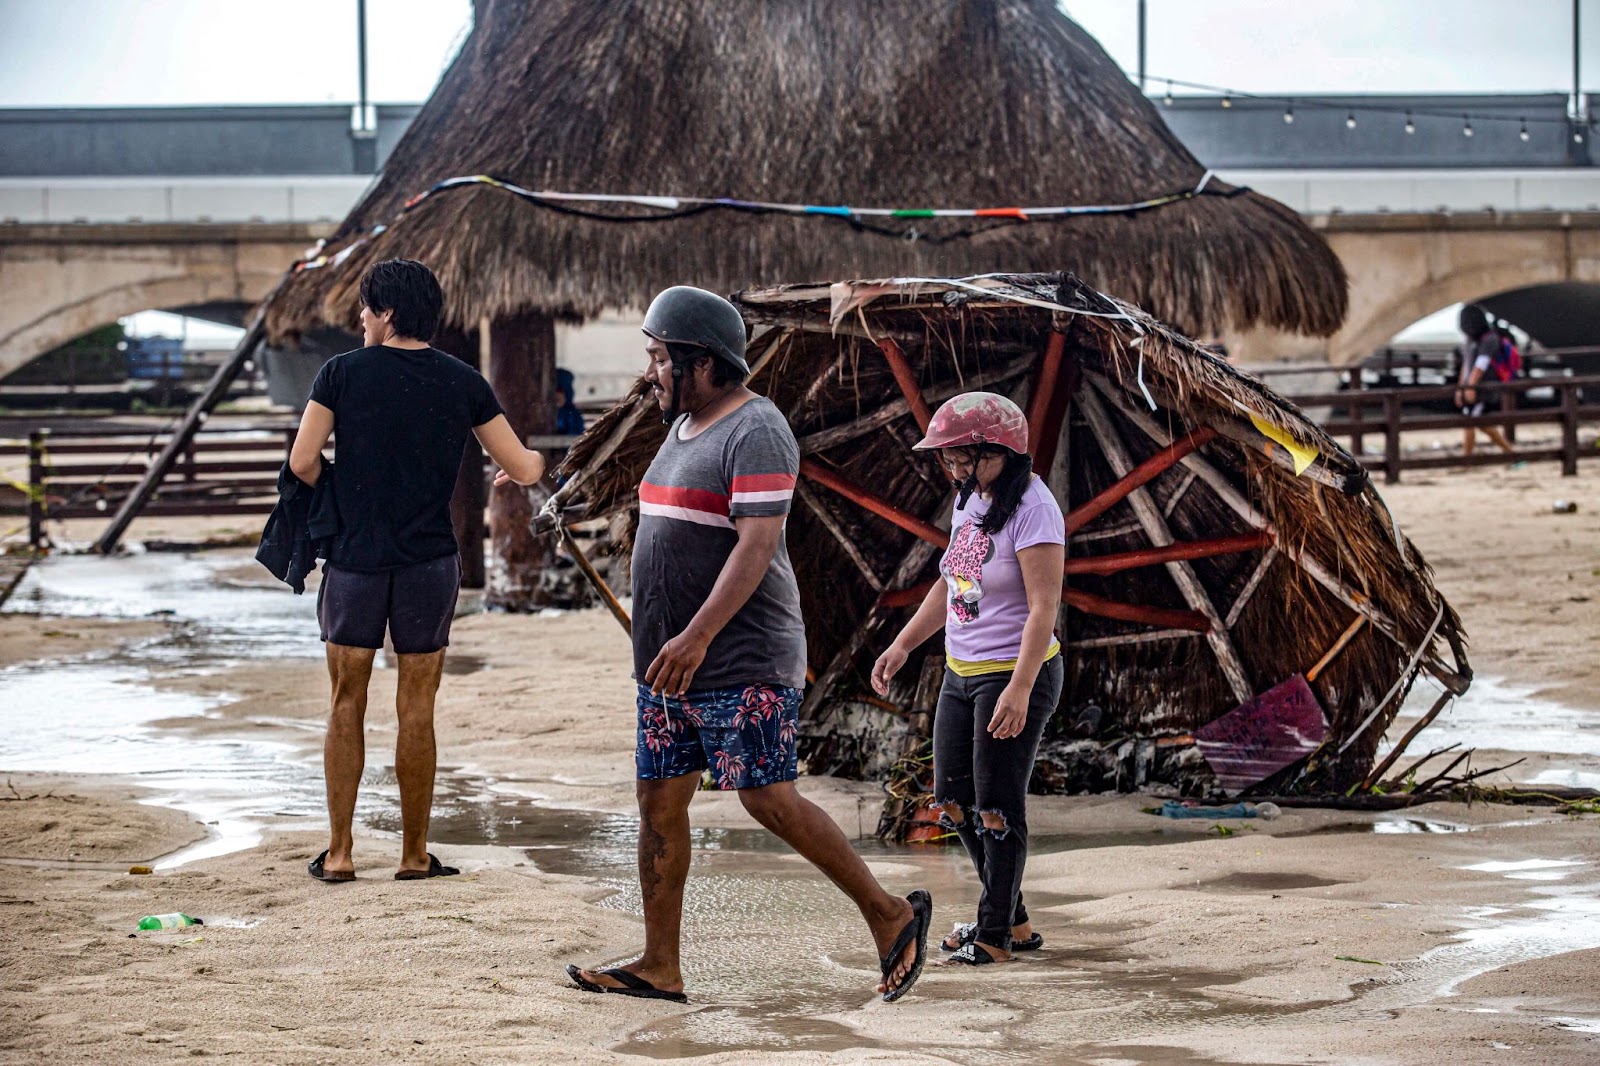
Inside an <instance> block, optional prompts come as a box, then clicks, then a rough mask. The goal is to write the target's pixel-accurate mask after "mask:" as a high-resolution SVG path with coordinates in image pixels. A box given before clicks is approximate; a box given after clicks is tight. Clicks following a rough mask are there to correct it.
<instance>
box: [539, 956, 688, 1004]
mask: <svg viewBox="0 0 1600 1066" xmlns="http://www.w3.org/2000/svg"><path fill="white" fill-rule="evenodd" d="M595 973H597V974H599V975H600V976H602V977H609V978H611V979H612V980H614V981H621V982H622V986H623V987H621V988H612V987H611V986H610V985H597V984H595V983H594V982H593V981H586V980H584V978H583V971H582V970H580V969H578V968H577V967H576V966H573V965H570V964H569V965H568V966H567V976H568V977H570V978H572V983H573V984H575V985H577V986H578V987H579V988H581V989H583V990H584V991H585V992H613V993H615V994H617V995H619V996H634V997H636V998H638V999H664V1000H666V1001H667V1002H669V1003H687V1002H689V997H688V996H686V995H684V994H683V993H682V992H663V991H662V990H661V989H659V988H657V987H656V986H655V985H653V984H651V983H650V982H649V981H646V980H645V979H644V978H643V977H640V976H639V975H638V974H636V973H629V972H628V971H627V970H624V969H621V968H620V967H616V966H613V967H611V968H610V969H606V970H596V971H595Z"/></svg>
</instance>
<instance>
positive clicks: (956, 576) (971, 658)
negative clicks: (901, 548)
mask: <svg viewBox="0 0 1600 1066" xmlns="http://www.w3.org/2000/svg"><path fill="white" fill-rule="evenodd" d="M988 511H989V501H988V500H986V499H984V498H983V497H981V496H979V495H978V494H977V493H973V494H972V496H971V498H969V499H968V500H967V506H966V507H965V509H963V508H961V507H957V508H956V509H955V516H954V517H953V518H952V519H951V521H950V528H951V530H952V531H953V532H952V534H951V537H950V547H949V549H948V550H947V551H946V552H945V553H944V558H942V559H941V560H939V573H941V574H943V575H944V580H945V587H946V588H947V590H948V592H949V598H948V600H947V601H946V602H947V604H948V606H947V608H946V611H945V619H944V644H945V650H946V651H947V652H949V653H950V654H951V655H952V656H954V657H955V658H957V659H963V660H966V661H967V662H983V661H986V660H993V659H1001V660H1004V659H1015V658H1016V657H1017V655H1018V653H1019V652H1020V651H1021V650H1022V627H1023V626H1024V625H1025V624H1026V623H1027V621H1028V593H1027V590H1026V589H1025V588H1024V587H1023V584H1022V566H1021V564H1020V563H1018V562H1017V552H1018V551H1020V550H1021V549H1023V548H1031V547H1033V546H1034V545H1036V544H1065V543H1066V542H1067V535H1066V529H1065V527H1064V518H1063V516H1062V514H1061V505H1060V504H1059V503H1057V502H1056V498H1055V496H1054V494H1052V493H1051V491H1050V488H1049V486H1047V485H1046V484H1045V483H1044V482H1043V481H1042V480H1040V479H1039V477H1038V475H1034V478H1033V483H1032V484H1030V485H1029V486H1028V491H1027V492H1025V493H1023V494H1022V502H1021V503H1020V504H1018V505H1017V510H1016V513H1015V514H1013V515H1012V516H1011V521H1009V522H1007V523H1006V525H1005V528H1004V529H1002V530H1001V531H1000V532H998V533H996V534H995V535H994V536H992V537H991V536H990V535H989V534H987V533H985V532H984V531H983V530H982V529H980V528H979V527H978V523H979V522H980V521H982V519H983V516H984V515H985V514H987V513H988Z"/></svg>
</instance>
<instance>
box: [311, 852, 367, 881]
mask: <svg viewBox="0 0 1600 1066" xmlns="http://www.w3.org/2000/svg"><path fill="white" fill-rule="evenodd" d="M327 863H328V853H327V851H326V850H324V851H323V853H322V854H321V855H318V856H317V857H316V858H314V859H312V860H311V861H310V862H308V863H306V873H308V874H310V875H311V876H312V877H315V878H316V879H317V880H318V881H325V882H327V883H328V884H330V885H336V884H341V883H343V882H345V881H354V880H355V879H356V875H355V871H353V870H334V871H333V872H332V873H329V872H328V868H327Z"/></svg>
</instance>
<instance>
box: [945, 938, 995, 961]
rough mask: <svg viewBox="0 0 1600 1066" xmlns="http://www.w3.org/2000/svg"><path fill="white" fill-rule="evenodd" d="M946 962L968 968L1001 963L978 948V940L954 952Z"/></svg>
mask: <svg viewBox="0 0 1600 1066" xmlns="http://www.w3.org/2000/svg"><path fill="white" fill-rule="evenodd" d="M944 961H945V962H947V963H949V962H959V963H962V964H964V965H967V966H988V965H989V964H990V963H993V962H999V961H1000V960H999V959H996V958H995V957H994V956H993V955H991V954H989V953H988V952H987V951H984V950H983V948H981V947H979V946H978V942H977V941H976V940H974V941H971V942H970V943H967V944H963V945H962V946H961V947H960V948H959V949H957V950H955V951H952V952H951V953H950V957H949V958H948V959H946V960H944Z"/></svg>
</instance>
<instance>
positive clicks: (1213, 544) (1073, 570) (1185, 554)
mask: <svg viewBox="0 0 1600 1066" xmlns="http://www.w3.org/2000/svg"><path fill="white" fill-rule="evenodd" d="M1271 545H1272V534H1270V533H1267V532H1265V531H1263V530H1257V531H1256V532H1254V533H1240V534H1237V535H1235V536H1232V537H1217V538H1216V539H1214V540H1180V541H1177V542H1176V543H1173V544H1168V545H1167V546H1166V547H1164V548H1141V549H1139V550H1138V551H1131V552H1117V553H1115V554H1112V555H1084V556H1078V557H1076V558H1072V559H1068V560H1067V565H1066V570H1065V572H1066V573H1068V574H1101V575H1104V574H1115V573H1119V572H1121V571H1123V570H1132V569H1134V568H1135V567H1140V566H1155V565H1157V564H1159V563H1173V562H1179V561H1181V560H1186V559H1209V558H1211V557H1212V556H1216V555H1236V554H1238V553H1239V552H1249V551H1256V550H1257V549H1259V548H1267V547H1271Z"/></svg>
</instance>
